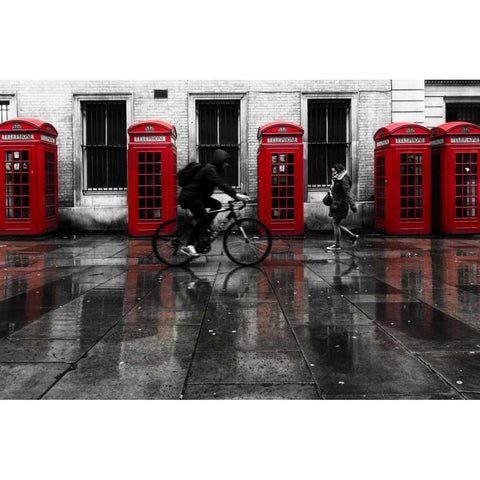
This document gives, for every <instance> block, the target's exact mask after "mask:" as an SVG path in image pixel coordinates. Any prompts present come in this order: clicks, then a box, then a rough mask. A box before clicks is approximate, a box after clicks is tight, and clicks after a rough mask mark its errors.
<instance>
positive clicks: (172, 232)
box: [152, 219, 193, 267]
mask: <svg viewBox="0 0 480 480" xmlns="http://www.w3.org/2000/svg"><path fill="white" fill-rule="evenodd" d="M192 229H193V227H192V225H191V224H190V223H189V222H185V221H184V220H179V219H175V220H168V221H166V222H163V223H161V224H160V225H159V226H158V228H157V229H156V230H155V233H154V234H153V237H152V246H153V252H154V253H155V256H156V257H157V258H158V259H159V260H160V261H161V262H162V263H165V264H167V265H170V266H172V267H180V266H182V265H186V264H187V263H189V262H191V261H192V260H193V257H189V256H188V255H186V254H184V253H182V252H181V248H182V247H184V246H186V245H187V241H188V239H189V237H190V235H191V233H192Z"/></svg>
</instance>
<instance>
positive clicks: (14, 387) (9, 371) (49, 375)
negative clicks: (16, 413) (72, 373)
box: [0, 363, 69, 400]
mask: <svg viewBox="0 0 480 480" xmlns="http://www.w3.org/2000/svg"><path fill="white" fill-rule="evenodd" d="M68 369H69V365H68V364H66V363H0V400H36V399H39V398H40V397H41V396H42V395H43V394H44V393H45V392H46V391H47V390H48V389H49V388H50V387H51V386H52V385H54V384H55V383H56V382H57V381H58V379H59V378H60V377H61V376H62V375H63V374H64V373H65V372H66V371H67V370H68Z"/></svg>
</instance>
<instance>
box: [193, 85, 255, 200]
mask: <svg viewBox="0 0 480 480" xmlns="http://www.w3.org/2000/svg"><path fill="white" fill-rule="evenodd" d="M197 100H202V101H204V100H206V101H230V100H238V101H239V103H240V112H239V120H238V121H239V125H238V130H239V134H238V142H239V150H238V169H239V171H238V181H239V185H238V186H237V187H234V188H235V189H236V190H238V191H241V192H245V191H246V192H247V193H248V191H249V178H248V145H247V108H246V107H247V93H246V92H229V93H205V92H190V93H189V95H188V119H189V121H188V139H189V141H188V158H189V161H197V162H198V161H199V158H198V148H197V145H198V139H199V129H198V118H197V108H196V107H197V105H196V104H197ZM216 193H219V191H218V190H217V191H216Z"/></svg>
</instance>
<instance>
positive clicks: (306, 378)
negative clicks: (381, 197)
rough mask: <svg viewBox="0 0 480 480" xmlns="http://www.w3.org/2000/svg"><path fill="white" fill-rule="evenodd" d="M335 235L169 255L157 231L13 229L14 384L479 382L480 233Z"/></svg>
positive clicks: (196, 387) (6, 298) (188, 394)
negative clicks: (249, 251)
mask: <svg viewBox="0 0 480 480" xmlns="http://www.w3.org/2000/svg"><path fill="white" fill-rule="evenodd" d="M331 241H332V240H331V235H330V234H328V233H326V234H309V235H307V236H306V237H305V238H295V239H290V238H287V239H286V238H276V239H274V245H273V249H272V253H271V255H270V256H269V258H268V259H267V260H266V261H265V262H264V263H262V264H261V265H260V266H258V267H238V266H237V265H235V264H233V263H232V262H231V261H229V260H228V258H227V257H226V256H224V255H223V254H222V252H221V242H219V241H217V244H216V245H215V247H214V249H213V252H212V253H211V254H210V255H209V256H207V257H201V258H199V259H197V260H195V261H194V262H192V263H191V264H190V265H189V266H188V268H166V267H165V266H162V265H161V264H159V263H158V262H157V261H156V260H155V259H154V257H153V255H152V250H151V246H150V241H149V240H148V239H133V238H128V237H127V236H125V235H62V234H57V235H52V236H44V237H41V238H28V239H25V238H1V237H0V399H180V398H183V399H476V398H480V314H479V312H480V236H470V237H432V238H430V237H421V238H419V237H415V238H412V237H384V236H381V235H379V234H376V233H373V232H372V233H364V234H363V235H362V237H361V240H360V242H359V244H358V246H357V247H356V248H354V249H352V248H345V249H344V250H342V251H341V252H339V253H331V252H327V251H325V247H326V246H328V245H329V244H331Z"/></svg>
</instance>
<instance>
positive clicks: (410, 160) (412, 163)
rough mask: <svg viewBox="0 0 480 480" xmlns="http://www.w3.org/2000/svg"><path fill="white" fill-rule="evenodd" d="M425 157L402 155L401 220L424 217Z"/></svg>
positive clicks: (415, 154) (412, 154) (410, 154)
mask: <svg viewBox="0 0 480 480" xmlns="http://www.w3.org/2000/svg"><path fill="white" fill-rule="evenodd" d="M422 163H423V156H422V154H421V153H402V154H401V155H400V173H401V175H400V205H401V206H402V208H401V209H400V218H403V219H411V218H415V219H420V218H422V217H423V213H422V210H423V209H422V207H423V165H422Z"/></svg>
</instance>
